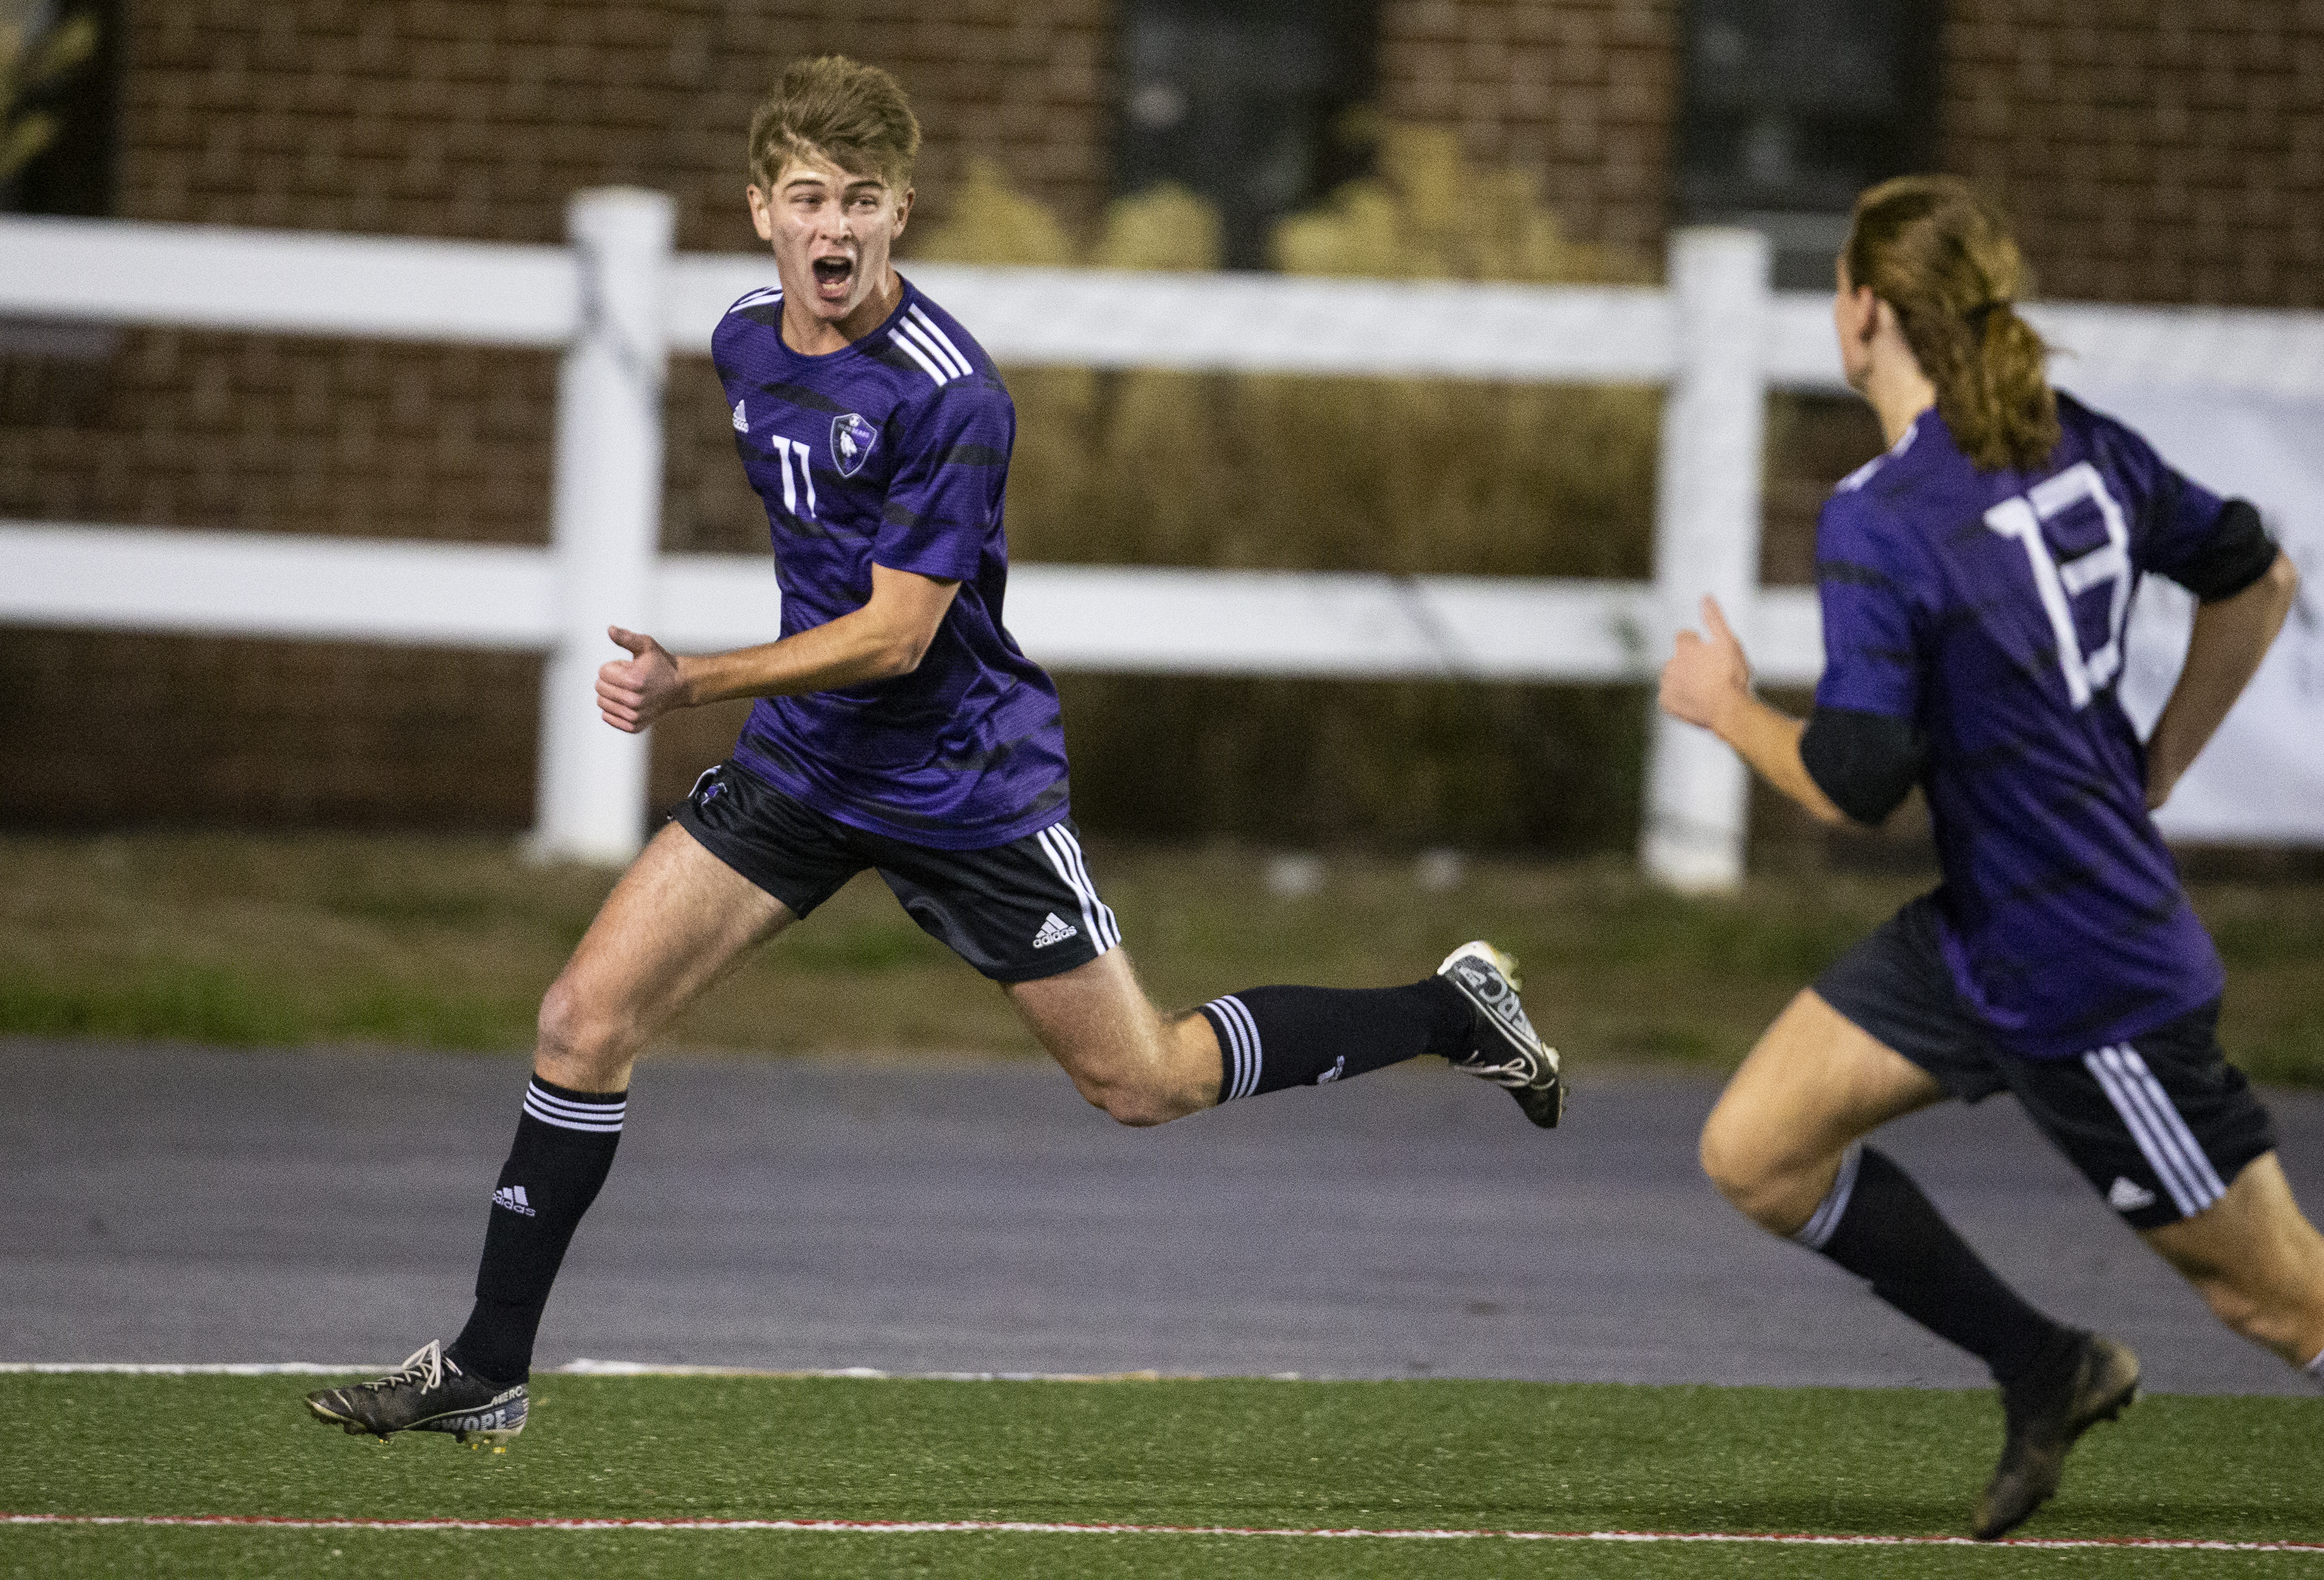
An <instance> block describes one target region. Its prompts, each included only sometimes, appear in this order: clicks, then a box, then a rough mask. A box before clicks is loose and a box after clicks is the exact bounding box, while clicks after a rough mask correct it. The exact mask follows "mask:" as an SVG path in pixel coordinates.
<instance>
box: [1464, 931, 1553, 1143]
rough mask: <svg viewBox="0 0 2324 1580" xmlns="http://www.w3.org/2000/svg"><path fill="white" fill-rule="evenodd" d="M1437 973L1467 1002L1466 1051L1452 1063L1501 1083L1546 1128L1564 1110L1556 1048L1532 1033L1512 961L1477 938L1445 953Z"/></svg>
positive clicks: (1548, 1127)
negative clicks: (1518, 998) (1468, 1023)
mask: <svg viewBox="0 0 2324 1580" xmlns="http://www.w3.org/2000/svg"><path fill="white" fill-rule="evenodd" d="M1436 974H1437V975H1438V976H1440V977H1442V978H1444V979H1445V980H1446V981H1448V982H1450V983H1452V986H1453V987H1456V988H1458V989H1460V992H1461V997H1463V998H1465V999H1467V1000H1468V1001H1469V1007H1470V1010H1471V1016H1470V1021H1471V1029H1470V1036H1469V1052H1467V1053H1465V1054H1463V1055H1462V1056H1461V1057H1460V1058H1458V1059H1455V1060H1454V1061H1452V1068H1453V1069H1455V1070H1466V1071H1468V1072H1469V1073H1470V1074H1471V1075H1473V1076H1475V1077H1476V1078H1477V1079H1480V1080H1489V1081H1491V1082H1492V1083H1493V1084H1494V1085H1495V1086H1498V1087H1505V1088H1507V1089H1508V1094H1509V1096H1511V1097H1513V1098H1516V1099H1517V1107H1520V1108H1523V1109H1524V1110H1525V1116H1526V1118H1528V1119H1530V1120H1532V1121H1533V1122H1534V1123H1535V1125H1540V1126H1541V1127H1542V1128H1543V1129H1545V1130H1549V1129H1554V1127H1555V1126H1556V1125H1557V1122H1558V1120H1559V1119H1560V1118H1561V1117H1562V1116H1563V1115H1564V1113H1565V1082H1564V1079H1563V1077H1562V1076H1561V1075H1560V1074H1559V1071H1558V1064H1557V1050H1556V1049H1554V1048H1553V1047H1551V1046H1550V1045H1549V1044H1548V1043H1545V1042H1543V1041H1542V1040H1541V1038H1540V1037H1539V1036H1538V1035H1537V1034H1536V1033H1535V1031H1534V1029H1533V1023H1532V1022H1531V1021H1529V1020H1527V1019H1526V1012H1525V1006H1523V1005H1522V1004H1519V1003H1518V1002H1517V961H1515V960H1511V959H1510V958H1509V957H1508V955H1505V954H1503V953H1502V952H1501V951H1499V950H1497V949H1495V948H1494V947H1493V946H1492V945H1491V944H1489V943H1487V942H1484V941H1483V940H1482V939H1479V940H1478V941H1476V942H1473V943H1464V944H1462V946H1461V947H1460V948H1459V949H1456V950H1454V951H1452V953H1451V954H1449V955H1446V956H1445V957H1444V963H1443V965H1441V966H1439V967H1437V968H1436Z"/></svg>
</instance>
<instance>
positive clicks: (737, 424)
mask: <svg viewBox="0 0 2324 1580" xmlns="http://www.w3.org/2000/svg"><path fill="white" fill-rule="evenodd" d="M734 431H735V432H736V433H738V434H747V433H749V432H750V431H751V419H750V418H748V417H747V416H745V415H743V411H742V402H741V401H739V400H737V401H736V402H734Z"/></svg>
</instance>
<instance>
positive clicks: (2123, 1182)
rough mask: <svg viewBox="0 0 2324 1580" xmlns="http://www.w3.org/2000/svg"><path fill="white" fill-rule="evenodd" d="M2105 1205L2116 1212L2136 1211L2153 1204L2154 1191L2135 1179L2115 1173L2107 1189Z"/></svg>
mask: <svg viewBox="0 0 2324 1580" xmlns="http://www.w3.org/2000/svg"><path fill="white" fill-rule="evenodd" d="M2153 1205H2154V1192H2153V1191H2152V1190H2147V1189H2146V1188H2145V1187H2144V1186H2143V1185H2141V1184H2140V1183H2139V1182H2138V1181H2137V1180H2132V1179H2128V1178H2126V1176H2124V1175H2121V1174H2116V1176H2115V1177H2114V1183H2113V1184H2112V1185H2111V1186H2109V1187H2107V1206H2108V1207H2110V1208H2114V1209H2115V1211H2116V1212H2136V1211H2137V1210H2138V1209H2139V1208H2142V1207H2153Z"/></svg>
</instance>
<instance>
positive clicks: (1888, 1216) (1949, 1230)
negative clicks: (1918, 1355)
mask: <svg viewBox="0 0 2324 1580" xmlns="http://www.w3.org/2000/svg"><path fill="white" fill-rule="evenodd" d="M1792 1238H1794V1239H1795V1240H1797V1241H1798V1242H1799V1243H1800V1244H1801V1245H1805V1246H1806V1247H1808V1249H1810V1250H1811V1251H1820V1252H1821V1253H1822V1254H1824V1255H1826V1256H1829V1257H1831V1259H1832V1260H1833V1261H1834V1262H1837V1263H1840V1266H1842V1267H1844V1268H1846V1269H1848V1271H1849V1272H1852V1273H1854V1274H1856V1276H1857V1277H1858V1278H1861V1279H1867V1280H1869V1281H1870V1282H1871V1284H1872V1292H1873V1293H1874V1294H1876V1295H1877V1296H1879V1297H1880V1298H1881V1299H1882V1300H1886V1301H1887V1302H1888V1304H1889V1305H1891V1306H1893V1307H1895V1309H1897V1310H1899V1311H1902V1312H1903V1313H1904V1315H1905V1316H1907V1317H1910V1318H1912V1319H1913V1320H1914V1321H1915V1322H1917V1323H1919V1324H1920V1325H1921V1326H1922V1327H1925V1328H1927V1329H1928V1330H1929V1331H1930V1332H1932V1333H1933V1334H1935V1335H1936V1336H1937V1337H1940V1338H1945V1339H1950V1340H1951V1341H1952V1342H1953V1343H1955V1344H1957V1345H1959V1346H1960V1347H1961V1348H1963V1349H1965V1350H1967V1351H1969V1354H1971V1355H1975V1356H1977V1357H1978V1359H1979V1360H1981V1361H1983V1362H1984V1363H1985V1364H1986V1365H1987V1367H1989V1368H1990V1369H1991V1370H1992V1373H1993V1380H1994V1381H1995V1382H1997V1383H2000V1384H2001V1385H2002V1386H2003V1387H2005V1388H2006V1387H2008V1386H2010V1385H2011V1384H2013V1383H2017V1382H2019V1381H2020V1380H2024V1379H2032V1380H2034V1381H2037V1382H2038V1381H2041V1380H2043V1379H2045V1378H2047V1377H2048V1376H2049V1375H2051V1374H2052V1373H2055V1372H2057V1371H2058V1370H2060V1369H2061V1367H2063V1366H2066V1365H2069V1364H2071V1363H2072V1361H2073V1358H2074V1355H2075V1350H2076V1346H2078V1345H2079V1344H2080V1341H2081V1337H2082V1336H2081V1335H2080V1333H2079V1332H2078V1331H2076V1330H2075V1329H2073V1328H2071V1327H2066V1326H2064V1325H2063V1324H2061V1323H2059V1322H2055V1321H2052V1319H2051V1318H2048V1317H2045V1316H2043V1314H2042V1313H2041V1312H2040V1311H2037V1310H2035V1309H2033V1307H2032V1306H2031V1305H2028V1304H2027V1303H2026V1301H2025V1300H2024V1297H2023V1296H2021V1295H2019V1294H2018V1292H2017V1291H2015V1290H2013V1289H2011V1288H2010V1287H2009V1286H2008V1285H2007V1284H2006V1283H2004V1282H2002V1281H2001V1276H2000V1275H1999V1274H1998V1273H1997V1272H1994V1271H1993V1269H1991V1268H1990V1267H1987V1265H1986V1264H1985V1262H1984V1259H1983V1258H1981V1257H1980V1256H1978V1254H1977V1253H1976V1252H1974V1251H1972V1250H1970V1249H1969V1243H1968V1242H1967V1241H1966V1240H1963V1239H1962V1238H1961V1237H1960V1235H1959V1234H1958V1233H1956V1232H1955V1231H1954V1229H1953V1226H1951V1225H1950V1224H1949V1223H1947V1222H1945V1220H1944V1217H1943V1215H1942V1214H1941V1213H1939V1212H1938V1211H1937V1209H1936V1207H1935V1205H1934V1204H1933V1203H1932V1202H1931V1201H1930V1200H1929V1199H1928V1198H1927V1197H1926V1196H1923V1194H1921V1188H1920V1187H1919V1186H1918V1185H1915V1184H1914V1183H1913V1179H1912V1176H1911V1175H1909V1174H1907V1173H1905V1172H1904V1170H1902V1169H1900V1168H1898V1167H1897V1166H1896V1165H1895V1163H1893V1162H1890V1161H1889V1160H1888V1158H1887V1157H1886V1154H1884V1153H1877V1152H1875V1151H1874V1150H1873V1149H1872V1148H1870V1147H1868V1146H1855V1147H1850V1148H1849V1151H1848V1154H1847V1156H1846V1157H1844V1158H1843V1159H1842V1160H1841V1161H1840V1177H1839V1178H1838V1179H1837V1180H1833V1181H1832V1187H1831V1192H1830V1193H1829V1194H1828V1195H1826V1196H1825V1197H1824V1199H1823V1201H1822V1203H1821V1205H1820V1206H1818V1207H1817V1208H1816V1210H1815V1215H1814V1216H1813V1217H1811V1218H1809V1219H1808V1221H1807V1223H1806V1225H1805V1226H1803V1227H1802V1228H1801V1229H1800V1231H1799V1232H1798V1233H1797V1234H1795V1235H1794V1236H1792Z"/></svg>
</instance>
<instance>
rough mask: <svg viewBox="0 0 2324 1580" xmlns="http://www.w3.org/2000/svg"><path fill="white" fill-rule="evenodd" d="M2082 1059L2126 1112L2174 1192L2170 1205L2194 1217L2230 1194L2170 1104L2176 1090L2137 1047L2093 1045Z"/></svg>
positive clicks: (2134, 1135)
mask: <svg viewBox="0 0 2324 1580" xmlns="http://www.w3.org/2000/svg"><path fill="white" fill-rule="evenodd" d="M2082 1064H2083V1066H2084V1067H2085V1068H2086V1069H2088V1070H2089V1072H2090V1074H2091V1076H2092V1077H2093V1078H2094V1079H2096V1080H2097V1081H2098V1089H2100V1090H2101V1091H2103V1092H2105V1093H2106V1095H2107V1102H2109V1103H2112V1104H2113V1105H2114V1111H2115V1112H2116V1114H2118V1115H2120V1116H2122V1122H2123V1125H2124V1127H2125V1128H2126V1129H2127V1130H2129V1132H2130V1135H2131V1139H2132V1140H2133V1141H2135V1142H2136V1143H2138V1150H2139V1153H2140V1155H2141V1156H2143V1157H2144V1158H2145V1159H2146V1163H2147V1166H2148V1167H2149V1168H2151V1169H2153V1171H2154V1174H2155V1178H2157V1179H2158V1180H2162V1181H2163V1189H2164V1190H2168V1191H2169V1192H2170V1193H2171V1205H2172V1206H2173V1207H2175V1208H2178V1209H2179V1216H2180V1217H2194V1216H2195V1215H2196V1214H2197V1213H2199V1212H2200V1211H2202V1210H2203V1209H2204V1208H2207V1207H2209V1206H2210V1205H2211V1203H2213V1202H2215V1201H2217V1200H2218V1199H2219V1198H2220V1197H2222V1196H2225V1195H2226V1194H2227V1186H2226V1185H2225V1184H2224V1183H2222V1182H2221V1181H2220V1179H2219V1172H2218V1170H2217V1169H2214V1168H2213V1167H2211V1160H2210V1159H2209V1157H2208V1156H2206V1155H2205V1153H2204V1152H2203V1148H2202V1144H2200V1143H2199V1142H2198V1141H2197V1140H2196V1139H2195V1133H2194V1132H2193V1131H2191V1130H2190V1129H2188V1128H2187V1121H2186V1120H2184V1119H2182V1118H2181V1117H2180V1116H2179V1110H2178V1109H2176V1108H2174V1107H2172V1106H2171V1095H2170V1094H2169V1093H2168V1092H2166V1091H2164V1090H2163V1083H2162V1082H2161V1081H2159V1080H2157V1079H2154V1072H2153V1070H2149V1069H2147V1068H2146V1061H2145V1060H2144V1059H2141V1058H2140V1057H2139V1056H2138V1050H2137V1049H2135V1048H2134V1047H2132V1046H2131V1045H2130V1044H2129V1043H2116V1044H2114V1045H2113V1046H2112V1047H2107V1048H2098V1049H2094V1050H2093V1051H2091V1052H2088V1053H2085V1054H2083V1055H2082Z"/></svg>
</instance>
